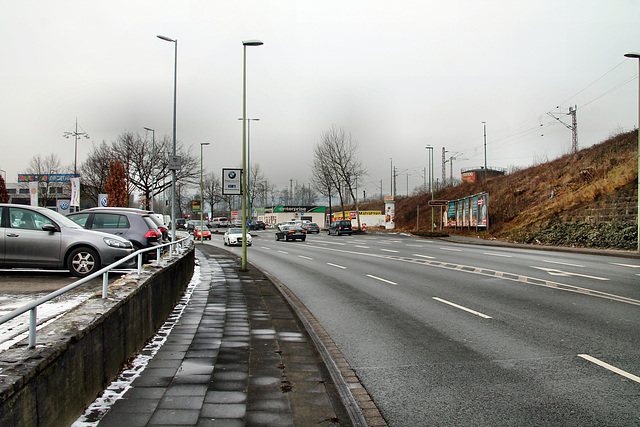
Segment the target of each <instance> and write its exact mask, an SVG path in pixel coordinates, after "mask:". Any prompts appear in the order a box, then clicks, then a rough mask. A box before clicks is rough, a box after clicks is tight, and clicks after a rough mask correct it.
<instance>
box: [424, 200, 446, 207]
mask: <svg viewBox="0 0 640 427" xmlns="http://www.w3.org/2000/svg"><path fill="white" fill-rule="evenodd" d="M428 204H429V206H447V205H448V204H449V201H448V200H429V203H428Z"/></svg>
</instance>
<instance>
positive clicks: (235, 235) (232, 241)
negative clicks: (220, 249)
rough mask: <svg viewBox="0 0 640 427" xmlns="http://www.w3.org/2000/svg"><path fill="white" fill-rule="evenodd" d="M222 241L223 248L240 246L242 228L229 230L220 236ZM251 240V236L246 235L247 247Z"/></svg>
mask: <svg viewBox="0 0 640 427" xmlns="http://www.w3.org/2000/svg"><path fill="white" fill-rule="evenodd" d="M222 241H223V242H224V244H225V246H227V245H229V246H233V245H241V244H242V228H230V229H228V230H227V231H226V232H225V233H224V236H222ZM251 244H252V239H251V234H249V233H247V246H251Z"/></svg>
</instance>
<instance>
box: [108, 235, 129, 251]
mask: <svg viewBox="0 0 640 427" xmlns="http://www.w3.org/2000/svg"><path fill="white" fill-rule="evenodd" d="M103 240H104V242H105V243H106V244H107V246H111V247H112V248H121V249H133V245H132V244H131V242H130V241H128V240H120V239H113V238H111V237H105V238H104V239H103Z"/></svg>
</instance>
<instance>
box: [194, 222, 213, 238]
mask: <svg viewBox="0 0 640 427" xmlns="http://www.w3.org/2000/svg"><path fill="white" fill-rule="evenodd" d="M200 236H202V240H211V232H210V231H209V229H208V228H207V227H206V226H205V227H200V226H199V225H197V226H195V227H194V228H193V239H194V240H200V239H201V237H200Z"/></svg>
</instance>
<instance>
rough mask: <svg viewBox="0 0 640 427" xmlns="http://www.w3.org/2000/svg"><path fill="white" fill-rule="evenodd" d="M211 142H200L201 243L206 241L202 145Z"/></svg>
mask: <svg viewBox="0 0 640 427" xmlns="http://www.w3.org/2000/svg"><path fill="white" fill-rule="evenodd" d="M209 144H210V143H209V142H201V143H200V243H201V244H202V243H204V237H203V235H204V233H203V232H202V230H204V217H203V216H202V214H203V213H204V200H202V147H204V146H205V145H209Z"/></svg>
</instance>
